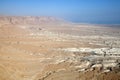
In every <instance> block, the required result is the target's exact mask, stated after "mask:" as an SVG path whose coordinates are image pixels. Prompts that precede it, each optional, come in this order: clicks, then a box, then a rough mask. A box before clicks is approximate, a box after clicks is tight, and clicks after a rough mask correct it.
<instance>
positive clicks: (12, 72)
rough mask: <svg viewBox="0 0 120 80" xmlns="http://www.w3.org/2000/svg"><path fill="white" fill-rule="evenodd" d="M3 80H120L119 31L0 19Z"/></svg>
mask: <svg viewBox="0 0 120 80" xmlns="http://www.w3.org/2000/svg"><path fill="white" fill-rule="evenodd" d="M0 80H120V26H119V25H100V24H99V25H98V24H79V23H72V22H69V21H66V20H63V19H59V18H55V17H47V16H41V17H35V16H0Z"/></svg>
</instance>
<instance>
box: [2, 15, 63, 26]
mask: <svg viewBox="0 0 120 80" xmlns="http://www.w3.org/2000/svg"><path fill="white" fill-rule="evenodd" d="M63 22H64V21H63V20H61V19H58V18H55V17H48V16H47V17H46V16H41V17H37V16H36V17H35V16H0V23H8V24H9V23H10V24H48V23H63Z"/></svg>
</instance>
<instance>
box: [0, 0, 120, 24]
mask: <svg viewBox="0 0 120 80" xmlns="http://www.w3.org/2000/svg"><path fill="white" fill-rule="evenodd" d="M0 15H17V16H57V17H62V18H65V19H67V20H71V21H75V22H84V23H104V24H108V23H109V24H120V0H0Z"/></svg>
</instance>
